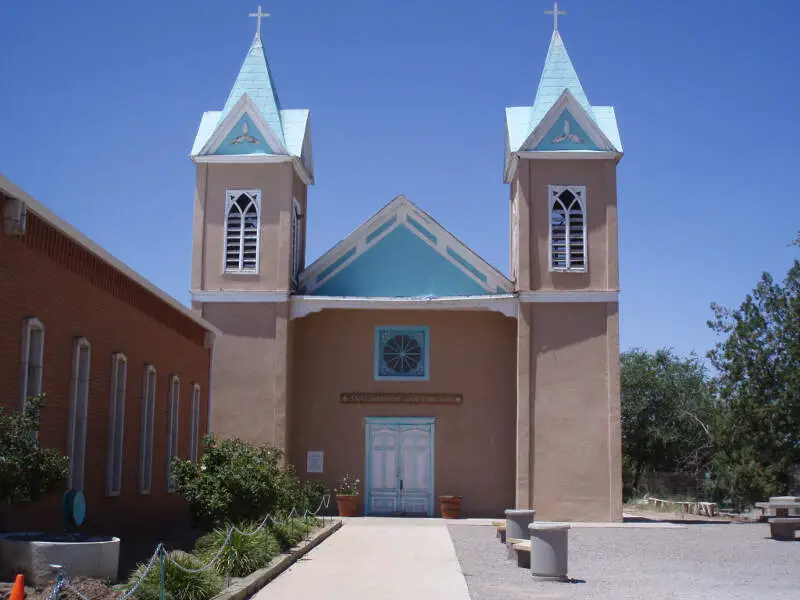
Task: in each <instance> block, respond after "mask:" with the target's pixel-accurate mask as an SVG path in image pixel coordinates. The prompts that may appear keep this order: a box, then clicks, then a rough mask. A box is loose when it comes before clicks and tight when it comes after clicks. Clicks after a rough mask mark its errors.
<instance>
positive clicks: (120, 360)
mask: <svg viewBox="0 0 800 600" xmlns="http://www.w3.org/2000/svg"><path fill="white" fill-rule="evenodd" d="M120 365H124V368H125V376H124V378H123V381H122V397H121V398H120V397H119V395H118V393H117V392H118V390H119V387H120V385H119V383H120V382H119V376H120ZM127 393H128V357H127V356H125V355H124V354H122V353H121V352H117V353H115V354H112V355H111V398H110V406H109V410H108V423H109V425H108V451H107V458H106V496H119V495H120V493H121V492H122V474H123V473H122V462H123V455H124V449H125V445H124V444H125V405H126V396H127ZM119 409H121V411H120V413H121V419H122V427H120V439H119V440H117V439H116V427H115V425H116V420H117V410H119ZM117 444H119V446H120V453H119V462H120V465H119V467H120V481H119V487H118V488H117V489H115V488H114V467H115V465H114V446H116V445H117Z"/></svg>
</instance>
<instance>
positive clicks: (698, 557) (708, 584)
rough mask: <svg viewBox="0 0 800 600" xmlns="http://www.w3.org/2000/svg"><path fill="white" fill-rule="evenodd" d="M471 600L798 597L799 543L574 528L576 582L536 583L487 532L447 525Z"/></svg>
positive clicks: (765, 529)
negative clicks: (507, 555) (507, 557)
mask: <svg viewBox="0 0 800 600" xmlns="http://www.w3.org/2000/svg"><path fill="white" fill-rule="evenodd" d="M449 530H450V537H451V538H452V540H453V546H454V547H455V549H456V555H457V556H458V560H459V562H460V563H461V569H462V571H463V573H464V577H465V578H466V580H467V585H468V586H469V592H470V596H471V597H472V600H516V599H518V598H554V599H555V598H603V599H609V600H626V599H628V598H630V599H634V598H635V599H636V600H641V598H647V599H648V600H666V599H669V600H693V599H695V598H697V599H700V598H702V599H703V600H717V599H719V600H723V599H724V600H734V599H742V600H745V599H746V600H759V599H761V598H763V599H765V600H766V599H769V600H784V599H785V600H789V599H792V600H797V599H798V598H800V591H798V590H800V588H798V582H797V565H798V564H800V539H799V540H797V541H795V542H779V541H775V540H772V539H769V538H768V537H767V536H769V525H767V524H763V523H754V524H716V525H705V524H704V525H687V526H686V527H681V528H675V529H658V528H649V529H645V528H639V529H637V528H624V527H614V528H611V527H608V528H580V527H573V528H572V529H570V532H569V576H570V577H571V578H572V579H573V580H574V581H575V582H574V583H554V582H536V581H533V580H532V579H531V576H530V571H529V570H527V569H521V568H519V567H517V564H516V561H515V560H508V559H506V551H505V547H504V546H503V545H501V544H500V542H499V540H498V539H497V538H496V537H495V530H494V528H493V527H478V526H469V525H449Z"/></svg>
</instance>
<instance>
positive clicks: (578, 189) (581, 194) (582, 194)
mask: <svg viewBox="0 0 800 600" xmlns="http://www.w3.org/2000/svg"><path fill="white" fill-rule="evenodd" d="M566 190H569V191H570V192H572V193H573V194H574V195H575V197H576V199H577V200H578V202H579V203H580V205H581V212H582V213H583V223H582V235H583V266H582V267H570V266H569V264H570V254H569V251H570V249H569V243H570V238H569V214H567V215H566V217H567V222H566V227H565V231H566V237H565V241H566V253H567V260H566V267H555V266H553V203H554V199H555V198H557V197H558V196H559V195H561V193H562V192H564V191H566ZM586 204H587V202H586V186H583V185H549V186H547V242H548V243H547V262H548V268H549V271H550V272H551V273H586V272H587V271H588V270H589V244H588V241H587V237H586V228H587V227H586V224H587V222H588V219H587V215H586Z"/></svg>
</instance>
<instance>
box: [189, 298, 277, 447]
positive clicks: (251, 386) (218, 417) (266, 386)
mask: <svg viewBox="0 0 800 600" xmlns="http://www.w3.org/2000/svg"><path fill="white" fill-rule="evenodd" d="M202 314H203V317H204V318H205V319H207V320H208V321H209V322H210V323H213V324H214V325H215V326H216V327H218V328H219V329H220V331H221V332H222V335H220V336H218V337H217V341H216V343H215V344H214V362H213V368H212V377H211V391H212V394H213V398H214V403H213V405H212V415H211V429H212V432H213V433H214V434H215V435H218V436H220V437H234V436H235V437H239V438H242V439H244V440H248V441H253V442H266V443H270V444H274V445H276V446H279V447H283V446H284V444H285V439H284V436H285V430H286V424H285V420H286V401H287V397H288V389H287V385H288V382H287V373H288V369H289V364H288V360H289V357H288V343H287V339H288V328H289V326H290V322H289V319H288V316H289V305H288V303H286V302H273V303H254V302H240V303H227V302H220V303H207V304H205V305H203V308H202Z"/></svg>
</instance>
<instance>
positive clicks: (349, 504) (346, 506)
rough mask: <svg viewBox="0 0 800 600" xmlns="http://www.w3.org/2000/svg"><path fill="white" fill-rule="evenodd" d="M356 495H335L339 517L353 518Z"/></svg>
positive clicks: (356, 500)
mask: <svg viewBox="0 0 800 600" xmlns="http://www.w3.org/2000/svg"><path fill="white" fill-rule="evenodd" d="M357 503H358V495H357V494H353V495H343V494H336V507H337V508H338V509H339V516H340V517H355V516H356V514H357V511H356V505H357Z"/></svg>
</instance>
